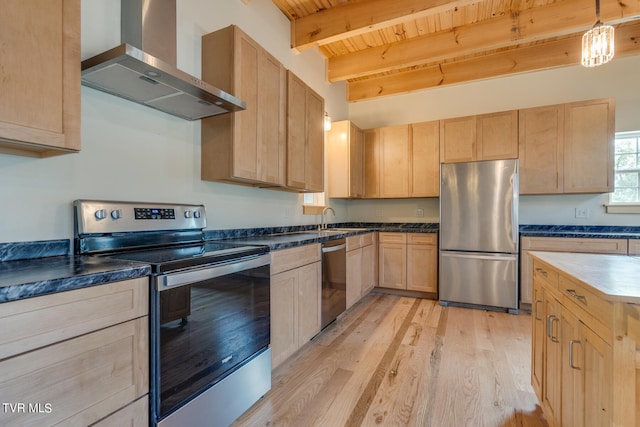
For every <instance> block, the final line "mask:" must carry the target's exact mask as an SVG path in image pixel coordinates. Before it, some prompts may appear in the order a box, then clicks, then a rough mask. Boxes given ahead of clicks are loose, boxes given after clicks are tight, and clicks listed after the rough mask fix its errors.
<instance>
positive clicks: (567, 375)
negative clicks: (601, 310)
mask: <svg viewBox="0 0 640 427" xmlns="http://www.w3.org/2000/svg"><path fill="white" fill-rule="evenodd" d="M560 328H561V329H562V368H561V370H562V411H561V414H560V415H561V425H565V426H583V425H585V420H584V409H585V408H584V372H583V370H584V368H585V366H584V354H583V346H584V344H585V343H584V339H583V338H582V325H581V323H580V321H579V320H578V319H577V318H576V317H575V316H574V315H573V314H572V313H570V312H569V310H567V309H565V308H563V309H562V320H561V322H560ZM594 425H605V424H594Z"/></svg>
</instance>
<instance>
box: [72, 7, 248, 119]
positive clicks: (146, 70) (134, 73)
mask: <svg viewBox="0 0 640 427" xmlns="http://www.w3.org/2000/svg"><path fill="white" fill-rule="evenodd" d="M121 7H122V12H121V21H122V41H123V43H122V44H121V45H120V46H117V47H115V48H113V49H111V50H108V51H106V52H104V53H101V54H100V55H97V56H94V57H93V58H89V59H86V60H84V61H82V84H84V85H85V86H89V87H92V88H94V89H98V90H101V91H104V92H107V93H110V94H113V95H116V96H119V97H121V98H125V99H128V100H130V101H133V102H137V103H139V104H143V105H146V106H149V107H151V108H155V109H157V110H160V111H164V112H165V113H169V114H172V115H174V116H178V117H181V118H183V119H186V120H198V119H202V118H205V117H209V116H215V115H218V114H225V113H231V112H234V111H240V110H244V109H245V108H246V106H245V103H244V102H243V101H241V100H239V99H238V98H236V97H234V96H233V95H230V94H228V93H226V92H224V91H222V90H220V89H218V88H216V87H214V86H212V85H210V84H208V83H206V82H204V81H202V80H200V79H198V78H196V77H193V76H191V75H189V74H187V73H185V72H184V71H181V70H179V69H178V68H176V67H175V57H176V55H175V45H176V31H175V13H176V8H175V0H122V2H121ZM153 54H155V56H154V55H153ZM160 58H164V59H165V60H166V61H173V63H174V64H171V63H169V62H165V61H163V60H162V59H160Z"/></svg>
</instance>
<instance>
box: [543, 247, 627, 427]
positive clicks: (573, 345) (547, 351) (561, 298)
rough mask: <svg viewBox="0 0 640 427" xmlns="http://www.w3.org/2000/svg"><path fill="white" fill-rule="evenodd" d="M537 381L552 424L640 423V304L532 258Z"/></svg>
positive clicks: (554, 426)
mask: <svg viewBox="0 0 640 427" xmlns="http://www.w3.org/2000/svg"><path fill="white" fill-rule="evenodd" d="M532 273H533V280H534V285H533V286H534V287H533V296H534V301H533V304H532V308H533V311H532V355H531V362H532V366H531V383H532V385H533V388H534V390H535V392H536V395H537V396H538V399H539V400H540V403H541V406H542V409H543V412H544V414H545V417H546V418H547V421H548V423H549V425H550V426H553V427H557V426H569V427H573V426H611V425H616V426H618V425H619V426H636V425H638V424H637V423H638V422H640V419H639V418H637V415H636V414H637V410H638V408H640V403H638V402H639V401H638V399H639V396H640V385H639V384H640V383H638V382H637V380H636V378H639V376H638V373H640V366H639V365H638V363H637V361H636V360H637V356H636V355H637V354H639V352H640V349H638V348H637V347H638V342H639V341H638V339H640V333H639V331H640V320H638V319H640V307H639V306H638V305H637V304H630V303H624V302H617V301H613V302H612V301H608V300H605V299H604V298H602V297H601V296H600V295H599V294H597V293H596V292H595V291H594V290H592V289H591V288H590V287H589V286H587V285H584V284H583V283H582V282H580V281H578V280H577V279H575V278H574V277H573V276H571V275H568V274H566V273H564V272H563V271H561V270H558V269H556V268H555V267H553V266H551V265H550V264H547V263H546V262H543V261H541V260H539V259H538V258H534V259H533V262H532Z"/></svg>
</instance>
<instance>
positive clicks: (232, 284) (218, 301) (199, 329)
mask: <svg viewBox="0 0 640 427" xmlns="http://www.w3.org/2000/svg"><path fill="white" fill-rule="evenodd" d="M269 304H270V303H269V266H268V265H267V266H263V267H258V268H253V269H250V270H245V271H242V272H238V273H233V274H229V275H225V276H222V277H217V278H215V279H208V280H205V281H201V282H198V283H194V284H190V285H186V286H181V287H177V288H173V289H169V290H163V291H161V292H160V296H159V303H158V309H157V311H156V316H157V317H156V318H157V319H159V322H158V323H159V324H156V328H158V329H159V330H158V329H157V332H158V336H159V343H158V347H159V370H160V372H159V374H160V375H159V378H158V381H159V384H158V385H159V389H156V390H157V392H159V398H160V417H164V416H166V415H167V414H168V413H170V412H172V411H173V410H174V409H177V408H178V407H179V406H181V405H182V404H184V403H186V402H187V401H188V400H190V399H191V398H193V397H195V396H196V395H198V394H199V393H200V392H202V391H203V390H205V389H207V388H209V387H211V386H212V385H214V384H215V383H217V382H218V381H220V380H221V379H223V378H224V377H225V376H227V375H228V374H229V373H230V372H232V371H233V370H234V369H235V368H237V367H238V366H239V365H241V364H242V362H244V361H246V360H247V359H248V358H249V357H251V356H252V355H253V354H255V353H256V352H258V351H259V350H261V349H262V348H264V347H267V346H268V345H269V341H270V336H269V334H270V307H269Z"/></svg>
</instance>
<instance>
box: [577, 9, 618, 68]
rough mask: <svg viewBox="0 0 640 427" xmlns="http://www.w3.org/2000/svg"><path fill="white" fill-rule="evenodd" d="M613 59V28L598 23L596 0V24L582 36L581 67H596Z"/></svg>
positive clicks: (598, 11)
mask: <svg viewBox="0 0 640 427" xmlns="http://www.w3.org/2000/svg"><path fill="white" fill-rule="evenodd" d="M611 58H613V27H612V26H611V25H604V24H603V23H602V22H600V0H596V23H595V25H594V26H593V28H591V29H590V30H589V31H587V32H586V33H584V35H583V36H582V65H584V66H585V67H597V66H598V65H602V64H606V63H607V62H609V61H610V60H611Z"/></svg>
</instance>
